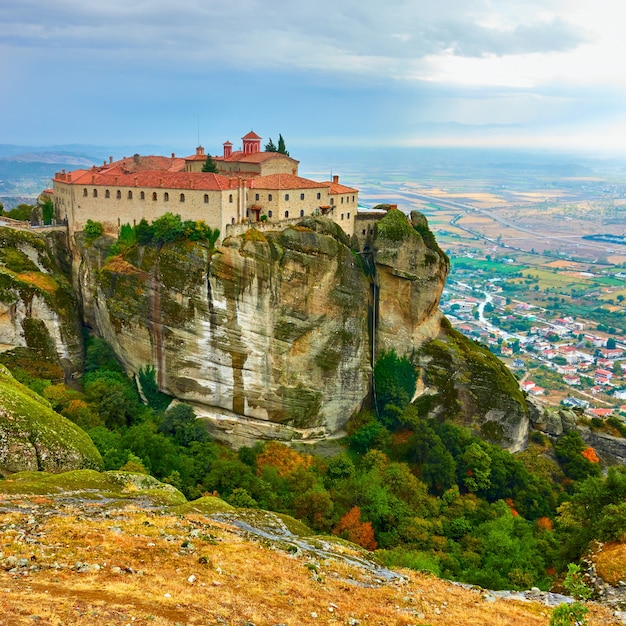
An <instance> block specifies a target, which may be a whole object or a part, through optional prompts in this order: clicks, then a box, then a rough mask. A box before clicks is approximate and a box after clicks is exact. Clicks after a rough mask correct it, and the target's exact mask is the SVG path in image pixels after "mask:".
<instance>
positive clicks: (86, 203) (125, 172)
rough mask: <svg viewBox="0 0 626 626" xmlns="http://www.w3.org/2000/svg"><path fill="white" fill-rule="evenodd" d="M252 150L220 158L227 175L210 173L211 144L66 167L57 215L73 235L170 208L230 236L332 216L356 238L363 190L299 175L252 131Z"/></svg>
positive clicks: (59, 181)
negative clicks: (238, 229) (237, 230)
mask: <svg viewBox="0 0 626 626" xmlns="http://www.w3.org/2000/svg"><path fill="white" fill-rule="evenodd" d="M243 140H244V148H245V150H242V151H237V152H232V150H231V148H230V147H229V145H228V142H227V144H225V146H224V156H222V157H215V162H216V165H217V167H218V170H219V173H217V174H213V173H207V172H202V166H203V165H204V163H205V162H206V154H205V153H204V148H202V147H199V148H197V149H196V154H195V155H192V156H190V157H186V158H184V159H177V158H176V157H175V155H174V154H172V156H171V158H168V157H154V156H150V157H141V156H139V155H135V156H134V157H132V158H129V159H127V158H124V159H122V160H120V161H115V162H114V161H113V159H110V160H109V162H108V163H107V162H105V163H104V164H103V165H101V166H98V167H97V166H94V167H92V168H91V169H89V170H76V171H73V172H67V173H66V172H65V171H63V172H59V173H57V174H56V175H55V177H54V179H53V190H54V202H55V209H56V218H57V220H59V221H66V222H67V224H68V227H69V230H70V233H74V232H78V231H81V230H83V229H84V226H85V224H86V222H87V220H88V219H91V220H93V221H97V222H101V223H102V225H103V227H104V230H105V232H106V233H108V234H111V235H117V233H118V232H119V228H120V226H121V225H122V224H136V223H137V222H139V221H140V220H141V219H146V220H147V221H148V222H151V221H154V220H155V219H157V218H158V217H160V216H161V215H163V214H164V213H167V212H171V213H174V214H179V215H180V216H181V217H182V218H183V219H185V220H196V221H200V220H203V221H204V222H205V223H206V224H207V225H209V226H210V227H211V228H218V229H219V230H220V232H222V233H224V232H225V231H226V227H227V226H230V225H233V224H242V223H243V224H250V223H254V222H258V221H261V220H269V221H272V222H278V221H282V220H285V219H293V218H295V217H300V218H302V217H307V216H311V215H326V216H327V217H329V218H330V219H331V220H333V221H334V222H336V223H338V224H339V225H340V226H341V227H342V228H343V230H344V231H345V232H346V233H347V234H349V235H352V234H353V233H354V220H355V219H356V215H357V207H358V190H357V189H353V188H351V187H347V186H345V185H343V184H340V183H339V177H338V176H335V177H333V180H332V181H324V182H316V181H313V180H310V179H307V178H302V177H299V176H298V175H297V172H298V161H296V160H295V159H292V158H291V157H289V156H287V155H284V154H280V153H277V152H261V151H260V138H259V137H258V136H257V135H254V133H249V134H248V135H246V136H245V137H244V138H243Z"/></svg>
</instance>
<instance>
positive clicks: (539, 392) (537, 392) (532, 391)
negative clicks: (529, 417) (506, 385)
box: [528, 385, 546, 396]
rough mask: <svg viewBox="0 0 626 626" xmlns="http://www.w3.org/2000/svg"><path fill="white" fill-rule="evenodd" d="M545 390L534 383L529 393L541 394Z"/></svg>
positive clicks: (533, 394) (532, 394)
mask: <svg viewBox="0 0 626 626" xmlns="http://www.w3.org/2000/svg"><path fill="white" fill-rule="evenodd" d="M545 391H546V390H545V389H544V388H543V387H538V386H537V385H534V386H533V387H531V388H530V389H529V390H528V393H529V394H530V395H531V396H541V395H543V394H544V393H545Z"/></svg>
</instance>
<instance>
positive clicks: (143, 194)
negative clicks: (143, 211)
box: [139, 191, 146, 200]
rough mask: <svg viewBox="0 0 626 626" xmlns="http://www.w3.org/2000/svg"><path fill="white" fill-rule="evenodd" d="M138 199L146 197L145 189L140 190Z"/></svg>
mask: <svg viewBox="0 0 626 626" xmlns="http://www.w3.org/2000/svg"><path fill="white" fill-rule="evenodd" d="M139 199H140V200H145V199H146V192H145V191H142V192H140V193H139Z"/></svg>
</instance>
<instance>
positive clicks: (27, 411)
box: [0, 365, 102, 473]
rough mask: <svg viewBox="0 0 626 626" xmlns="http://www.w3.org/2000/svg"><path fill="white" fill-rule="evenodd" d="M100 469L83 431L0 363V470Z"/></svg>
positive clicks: (96, 457) (92, 447)
mask: <svg viewBox="0 0 626 626" xmlns="http://www.w3.org/2000/svg"><path fill="white" fill-rule="evenodd" d="M74 469H98V470H99V469H102V459H101V458H100V454H99V452H98V451H97V450H96V447H95V446H94V444H93V442H92V441H91V439H89V437H88V436H87V434H86V433H85V432H84V431H83V430H81V429H80V428H79V427H78V426H76V425H75V424H73V423H72V422H70V421H69V420H68V419H66V418H64V417H63V416H61V415H58V414H57V413H55V412H54V411H53V410H52V409H51V408H50V405H49V403H48V402H47V401H46V400H44V399H43V398H41V397H40V396H38V395H37V394H36V393H34V392H33V391H31V390H30V389H28V388H27V387H24V386H23V385H21V384H20V383H18V382H17V381H16V380H15V379H14V378H13V377H12V376H11V375H10V373H9V371H8V370H7V369H6V368H5V367H4V366H2V365H0V472H1V473H13V472H22V471H45V472H53V473H57V472H66V471H69V470H74Z"/></svg>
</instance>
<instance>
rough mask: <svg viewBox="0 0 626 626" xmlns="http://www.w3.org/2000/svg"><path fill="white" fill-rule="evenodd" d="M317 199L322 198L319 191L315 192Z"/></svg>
mask: <svg viewBox="0 0 626 626" xmlns="http://www.w3.org/2000/svg"><path fill="white" fill-rule="evenodd" d="M317 199H318V200H321V199H322V194H321V193H320V192H319V191H318V192H317Z"/></svg>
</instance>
